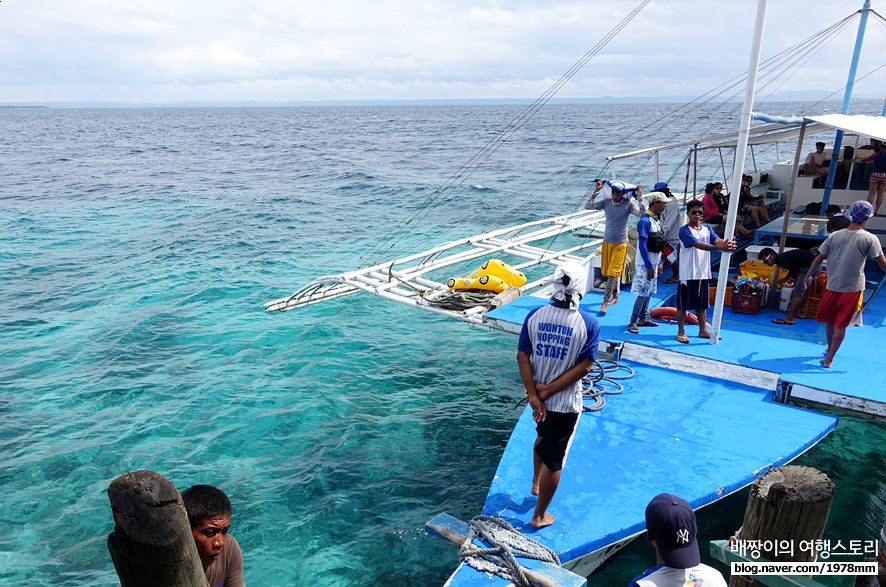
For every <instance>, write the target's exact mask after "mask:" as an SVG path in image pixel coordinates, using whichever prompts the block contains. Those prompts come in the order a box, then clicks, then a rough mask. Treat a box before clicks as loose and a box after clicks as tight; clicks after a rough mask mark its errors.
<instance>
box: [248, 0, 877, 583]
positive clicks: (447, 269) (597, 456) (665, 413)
mask: <svg viewBox="0 0 886 587" xmlns="http://www.w3.org/2000/svg"><path fill="white" fill-rule="evenodd" d="M642 5H645V4H641V7H642ZM760 6H761V7H762V11H763V13H764V14H765V0H760ZM869 9H870V5H869V3H866V4H865V7H864V9H863V11H862V13H863V16H864V15H865V14H866V13H865V11H867V10H869ZM759 11H760V8H758V27H757V28H758V31H759V32H758V33H756V34H755V44H756V45H757V49H756V50H757V52H758V53H757V55H759V41H760V40H761V37H762V20H761V18H760V16H759ZM862 29H863V27H860V30H862ZM758 35H759V37H760V38H759V39H758V38H756V37H757V36H758ZM858 49H860V44H859V45H857V47H856V52H857V51H858ZM750 69H751V70H753V69H754V68H753V67H752V68H750ZM752 75H753V74H752ZM750 77H751V76H749V79H750ZM752 84H753V82H749V86H750V87H751V90H750V92H749V93H750V98H751V101H752V98H753V85H752ZM850 85H851V84H850ZM747 97H748V96H747V95H746V112H745V113H743V121H742V122H743V127H742V129H740V130H739V132H738V133H737V134H736V133H732V134H729V133H713V134H710V135H708V136H706V137H704V138H699V139H694V140H690V141H683V142H680V143H677V144H673V145H667V146H664V147H657V148H653V149H648V150H642V151H633V152H630V153H625V154H624V155H616V156H612V157H610V158H609V164H610V165H609V166H610V167H611V173H612V177H613V179H614V178H615V163H616V162H618V161H621V160H623V159H626V158H627V157H629V156H638V155H640V156H645V157H646V159H647V160H649V159H651V158H652V157H654V158H655V161H656V169H655V180H656V181H658V180H659V177H658V161H659V159H658V155H659V153H662V152H665V151H674V150H675V149H677V148H679V147H683V148H684V151H686V150H687V149H686V148H688V153H687V154H685V156H683V158H682V162H681V164H683V163H685V164H686V169H687V172H686V188H685V189H684V191H683V194H680V196H682V197H683V198H684V199H685V198H686V197H687V196H691V195H693V194H696V193H698V190H697V189H696V187H697V186H695V185H694V181H693V186H692V187H691V188H690V172H689V170H690V169H692V163H693V161H694V163H695V165H696V167H695V169H696V170H697V169H698V167H697V165H698V154H699V153H703V152H705V151H707V152H708V153H714V152H717V153H721V162H722V160H723V158H722V152H723V150H724V149H733V150H734V152H735V155H734V159H735V163H734V167H733V173H732V177H733V178H735V177H736V175H738V176H740V173H741V172H742V171H743V169H742V164H743V162H744V159H745V158H744V152H745V147H746V145H747V144H751V145H763V144H767V143H768V144H776V145H777V144H778V143H779V142H782V141H795V140H797V141H798V143H799V144H800V145H802V137H803V135H804V134H812V133H813V132H823V131H831V130H833V129H835V128H836V129H840V131H839V133H840V137H842V134H841V133H842V131H843V130H849V131H856V130H857V126H855V125H856V123H858V121H859V119H855V122H853V123H850V122H848V121H847V119H843V118H841V119H839V120H836V119H832V118H828V117H826V116H821V117H819V116H810V117H806V118H800V119H796V120H790V121H778V122H768V123H766V124H764V125H762V126H758V127H755V128H753V129H751V128H749V121H750V107H749V105H747V102H748V100H747ZM744 119H747V120H744ZM746 123H747V124H746ZM880 128H882V127H880V126H877V127H876V128H875V129H874V132H873V133H871V132H870V128H868V127H866V130H867V131H868V132H867V134H868V135H870V136H879V137H880V138H884V139H886V136H884V135H886V128H884V131H883V132H882V133H881V131H880ZM862 134H864V133H862ZM776 158H777V159H778V157H776ZM798 158H799V148H798V155H797V157H796V158H795V160H794V161H793V162H789V163H779V162H778V161H777V162H776V165H774V166H773V168H772V169H771V170H768V171H767V170H765V169H764V170H757V169H755V170H754V172H753V173H754V177H755V183H756V185H755V186H754V190H755V191H756V192H757V193H760V194H761V195H764V196H765V197H766V198H767V203H768V204H770V205H771V206H772V207H773V210H774V211H780V210H785V211H786V213H785V218H788V217H789V211H790V208H791V205H790V201H791V198H792V197H794V198H795V200H794V202H795V203H800V204H802V203H804V199H806V200H809V198H814V197H815V194H814V193H812V190H813V188H812V186H811V185H810V186H808V189H805V188H803V189H802V190H801V189H798V185H800V187H803V186H802V185H801V184H803V182H804V181H805V179H804V178H797V173H796V168H797V159H798ZM754 161H755V164H756V159H755V160H754ZM722 165H723V174H724V178H725V177H726V176H727V175H728V174H726V171H725V164H722ZM779 166H780V167H779ZM786 168H790V169H791V173H790V174H788V175H787V176H786V178H785V174H784V172H785V169H786ZM697 176H698V173H697V171H696V173H695V174H693V178H694V177H697ZM734 183H735V187H737V182H734ZM809 183H810V184H811V178H809ZM847 189H848V188H847ZM792 190H793V192H794V193H793V194H792V193H791V191H792ZM732 191H733V193H735V192H737V189H735V188H734V189H733V190H732ZM810 193H812V195H810ZM804 194H805V195H804ZM845 197H846V198H849V197H851V198H853V199H858V198H857V196H856V194H850V195H848V196H845ZM835 198H836V201H838V203H839V202H842V200H841V198H844V196H842V195H837V196H836V197H835ZM809 201H812V200H809ZM734 222H735V210H734V209H730V223H732V224H730V225H728V226H727V231H730V232H731V230H732V228H733V226H734ZM603 224H604V218H603V215H602V213H601V212H597V211H578V212H574V213H571V214H565V215H562V216H554V217H551V218H546V219H543V220H536V221H532V222H526V223H523V224H520V225H517V226H513V227H509V228H504V229H500V230H495V231H492V232H487V233H484V234H479V235H476V236H473V237H468V238H463V239H459V240H455V241H452V242H449V243H445V244H442V245H439V246H436V247H433V248H431V249H429V250H427V251H424V252H421V253H416V254H410V255H406V256H404V257H402V258H400V259H397V260H394V261H385V262H380V263H373V264H371V265H369V266H366V267H360V268H357V269H354V270H351V271H347V272H344V273H340V274H337V275H329V276H325V277H320V278H318V279H316V280H314V281H313V282H312V283H310V284H308V285H306V286H304V287H302V288H301V289H299V290H297V291H296V292H295V293H293V294H291V295H289V296H286V297H283V298H280V299H277V300H274V301H272V302H269V303H267V304H266V305H265V306H266V308H267V310H268V311H269V312H275V311H287V310H292V309H296V308H303V307H306V306H309V305H312V304H316V303H319V302H323V301H328V300H332V299H336V298H339V297H342V296H347V295H351V294H354V293H358V292H367V293H371V294H373V295H376V296H379V297H382V298H385V299H388V300H392V301H396V302H399V303H403V304H407V305H409V306H412V307H417V308H421V309H424V310H428V311H431V312H435V313H438V314H442V315H444V316H448V317H451V318H455V319H458V320H461V321H463V322H465V323H467V324H469V325H472V326H477V327H482V328H488V329H491V330H498V331H505V332H512V333H516V332H519V329H520V327H521V325H522V322H523V318H524V317H525V315H526V314H527V313H528V312H529V311H530V310H531V309H532V308H535V307H538V306H539V305H542V304H545V303H548V298H549V295H550V286H549V284H548V282H547V279H548V276H549V275H550V273H551V269H552V268H553V267H554V266H556V265H557V264H559V263H560V262H562V261H564V260H567V259H572V260H576V261H579V262H583V263H585V264H586V266H587V267H588V268H589V269H593V267H594V265H595V255H594V254H593V253H594V251H595V250H596V249H597V248H598V247H599V245H600V244H601V242H602V239H601V236H602V229H603ZM786 224H787V223H785V225H786ZM782 236H783V235H782ZM783 241H784V239H783V238H782V242H783ZM724 257H725V258H724V259H723V261H724V263H723V265H724V266H727V269H725V270H728V260H729V259H728V255H724ZM491 259H504V261H505V264H506V265H509V270H510V271H512V272H514V273H520V274H523V273H525V274H526V275H527V282H526V283H525V285H523V286H522V287H509V288H506V289H505V290H504V291H503V292H502V293H499V294H496V295H491V296H486V297H484V299H483V300H482V301H480V302H473V301H471V300H468V301H467V303H466V305H465V306H464V307H453V306H451V305H449V304H448V303H446V300H447V296H448V295H449V294H450V293H451V290H450V289H449V288H448V287H447V282H448V281H449V280H450V278H451V277H452V275H453V274H455V275H462V276H464V275H466V274H467V272H468V271H472V270H476V268H477V266H478V265H480V264H481V263H484V262H486V261H489V260H491ZM725 270H724V271H725ZM590 274H591V278H590V279H589V287H588V288H587V289H588V293H587V294H586V295H585V297H584V299H583V300H582V307H584V308H586V309H593V308H595V306H596V305H597V304H598V303H599V301H600V298H601V294H600V292H599V291H597V290H595V289H594V288H593V283H592V280H593V277H592V275H593V272H590ZM673 291H674V286H665V285H663V284H659V293H658V294H657V295H656V296H655V297H654V298H653V300H654V301H653V304H651V305H652V306H654V305H656V304H657V305H661V304H662V303H664V302H665V300H667V299H668V297H669V296H671V295H672V294H673ZM721 293H722V292H718V294H721ZM722 304H723V299H722V295H720V297H719V299H718V306H719V307H718V311H719V312H720V313H721V315H722ZM626 305H627V304H624V303H623V304H620V305H618V306H613V307H611V308H610V311H609V313H608V314H607V316H606V320H603V321H601V345H605V346H606V350H607V351H609V353H610V354H612V355H613V357H614V358H615V359H616V360H620V361H621V364H623V365H626V366H628V367H630V368H631V369H632V370H633V372H634V373H635V375H634V377H633V378H631V379H630V380H629V381H626V382H624V383H622V384H620V386H621V387H622V389H623V391H622V392H621V393H619V394H618V395H616V396H614V397H613V398H611V399H610V401H609V405H608V406H607V407H606V409H604V410H600V411H594V412H591V413H586V414H584V415H583V416H582V417H581V418H580V420H579V426H578V429H577V433H576V436H575V439H574V441H573V445H572V448H571V450H570V454H569V462H568V466H566V467H565V468H564V473H563V476H562V478H561V482H560V486H559V489H558V491H557V494H556V497H555V503H554V504H552V507H551V508H550V509H549V511H550V512H551V513H552V514H553V515H554V516H555V518H556V522H555V523H554V524H553V525H551V526H548V527H546V528H542V529H535V528H533V527H532V526H531V525H530V524H529V520H530V518H531V515H532V511H533V508H534V505H535V497H534V496H532V495H531V494H530V491H529V489H530V481H531V475H532V458H531V451H532V444H533V441H534V438H535V433H534V422H533V421H532V414H531V411H530V410H528V409H527V410H525V411H524V412H523V414H522V415H521V417H520V418H519V420H518V422H517V424H516V426H515V428H514V432H513V434H512V435H511V438H510V440H509V441H508V444H507V446H506V447H505V450H504V453H503V455H502V457H501V460H500V462H499V465H498V468H497V471H496V475H495V477H494V479H493V480H492V483H491V486H490V489H489V493H488V495H487V498H486V501H485V504H484V506H483V514H486V515H489V516H494V517H496V518H501V519H505V520H507V521H508V522H510V523H511V525H512V526H513V527H514V528H515V529H516V530H517V531H518V532H520V533H522V534H524V535H526V536H529V537H531V538H532V539H533V540H535V541H537V542H538V543H541V544H543V545H545V546H547V547H549V548H550V549H551V550H552V551H553V552H554V553H555V554H556V555H557V557H558V558H559V561H558V562H559V564H561V565H562V568H563V569H566V570H569V571H571V572H572V573H574V574H569V573H565V574H564V573H563V572H562V571H561V570H559V568H552V567H551V566H550V565H549V564H548V563H540V562H539V561H537V560H534V559H530V558H521V557H518V558H517V562H518V563H519V564H520V565H521V566H522V567H524V568H526V569H530V571H529V573H528V575H529V577H530V581H532V582H536V583H538V584H548V585H567V584H569V585H582V584H584V580H583V579H582V577H585V576H587V575H589V574H590V573H591V572H593V571H594V570H595V569H596V568H598V567H599V565H600V564H602V563H603V562H604V561H605V560H606V559H607V558H608V557H610V556H612V555H613V554H614V553H615V552H617V551H618V550H620V549H621V548H622V547H624V546H625V545H626V544H627V543H628V542H629V541H630V540H631V539H633V538H634V537H636V536H638V535H639V534H641V533H642V532H643V530H644V528H645V523H644V516H643V512H644V509H645V506H646V504H647V503H648V502H649V500H650V499H651V498H652V497H653V496H654V495H656V494H658V493H660V492H662V491H666V492H670V493H674V494H677V495H680V496H682V497H683V498H684V499H686V500H687V501H688V502H689V503H690V504H691V505H692V507H693V508H700V507H703V506H705V505H707V504H710V503H712V502H714V501H716V500H718V499H721V498H723V497H725V496H727V495H730V494H732V493H734V492H735V491H738V490H739V489H741V488H743V487H745V486H747V485H748V484H750V483H751V482H752V481H753V480H754V479H755V478H756V477H758V476H760V475H762V474H763V473H765V472H766V471H767V470H769V469H770V468H772V467H778V466H781V465H784V464H787V463H789V462H790V461H792V460H793V459H795V458H797V457H798V456H799V455H801V454H803V453H804V452H805V451H806V450H808V449H809V448H811V447H812V446H814V445H815V444H816V443H817V442H818V441H819V440H821V439H822V438H823V437H824V436H825V435H827V434H828V433H829V432H830V431H831V430H832V429H833V428H834V427H835V426H836V424H837V418H835V417H834V416H829V415H823V414H818V413H814V412H810V411H806V410H803V409H799V408H797V407H794V406H789V405H785V404H784V403H780V401H777V400H783V399H784V398H785V396H786V394H785V393H784V390H785V387H784V383H785V382H784V379H783V377H782V374H781V372H780V371H778V370H777V369H775V368H761V367H759V366H758V365H756V364H755V363H754V361H753V360H750V359H748V357H747V353H746V352H745V351H742V350H735V349H736V348H738V347H739V346H740V347H741V348H748V347H745V346H744V345H753V344H754V343H753V342H748V341H746V340H744V339H740V337H742V336H744V337H749V338H753V337H754V336H757V334H758V333H759V329H758V327H755V326H751V327H750V328H745V332H742V331H741V329H740V328H739V329H738V330H737V331H735V332H733V331H730V332H729V337H732V336H735V337H737V338H738V339H740V340H741V343H740V344H737V346H736V347H734V348H732V350H729V349H728V348H727V349H725V350H722V351H716V350H713V351H712V350H709V349H714V348H715V345H713V344H712V345H708V344H705V345H704V346H701V345H700V344H698V345H692V347H693V350H692V351H691V352H686V351H685V349H675V348H673V347H674V346H675V345H673V344H668V343H667V342H666V341H665V338H667V339H672V336H670V335H669V336H667V337H664V338H662V337H656V336H654V335H652V336H650V335H648V334H647V336H645V337H644V341H643V342H642V343H639V342H634V341H629V340H628V338H627V333H626V331H625V330H624V326H625V325H626V324H627V316H626V314H625V312H626V311H627V310H628V308H625V307H624V306H626ZM881 306H884V307H886V303H881ZM884 315H886V311H884ZM715 327H716V330H714V332H715V333H716V332H717V331H719V317H717V316H716V315H715ZM755 329H756V330H755ZM659 330H662V329H659ZM781 332H784V331H781ZM653 334H654V333H653ZM714 338H715V339H716V337H714ZM712 342H716V340H714V341H712ZM736 342H737V343H738V340H737V341H736ZM798 344H799V343H798ZM803 344H807V345H808V344H812V343H809V342H808V341H804V342H803ZM723 346H727V345H723ZM780 347H782V348H783V349H790V345H789V344H783V345H780ZM700 349H701V350H700ZM784 352H793V350H792V349H790V350H786V351H784ZM803 352H806V351H805V350H804V351H803ZM718 353H719V354H718ZM729 353H731V354H729ZM775 354H777V352H776V353H775ZM781 360H782V361H783V362H784V363H785V364H789V360H788V359H781ZM801 368H805V367H803V365H801ZM884 405H886V404H884ZM427 530H428V532H429V533H432V534H435V535H437V536H439V537H441V538H444V539H446V540H448V541H450V542H453V543H456V544H461V543H462V542H464V541H465V538H466V536H467V534H468V526H467V525H466V524H465V523H463V522H460V521H458V520H455V519H454V518H452V517H450V516H446V515H441V516H439V517H438V518H435V519H434V520H431V521H430V522H429V523H428V525H427ZM472 543H473V544H474V545H475V546H476V547H477V548H484V547H488V546H489V545H488V544H487V543H485V542H484V541H483V540H480V539H476V538H475V539H473V541H472ZM533 570H534V574H533ZM576 577H578V578H577V579H576ZM510 583H511V580H510V579H503V578H501V577H499V576H496V575H493V574H488V573H486V572H483V571H478V570H476V569H475V568H473V567H471V566H470V565H469V564H467V563H462V564H461V565H460V566H459V568H458V569H457V570H456V572H455V573H454V574H453V575H452V577H451V578H450V579H449V581H448V582H447V586H461V585H478V584H482V585H502V586H504V585H508V584H510Z"/></svg>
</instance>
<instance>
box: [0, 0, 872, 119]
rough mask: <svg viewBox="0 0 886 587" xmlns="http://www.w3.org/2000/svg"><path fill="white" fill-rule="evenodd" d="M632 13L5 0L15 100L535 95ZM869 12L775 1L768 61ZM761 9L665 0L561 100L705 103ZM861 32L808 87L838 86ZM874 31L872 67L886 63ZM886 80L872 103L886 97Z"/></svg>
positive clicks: (2, 83) (1, 20)
mask: <svg viewBox="0 0 886 587" xmlns="http://www.w3.org/2000/svg"><path fill="white" fill-rule="evenodd" d="M633 6H634V4H633V3H626V2H624V1H623V0H621V1H616V0H591V1H577V0H576V1H569V0H549V1H542V0H522V1H519V0H518V1H509V2H504V1H495V0H476V1H473V2H467V1H464V0H449V1H446V2H442V1H440V0H418V1H416V2H407V1H405V0H379V1H378V2H373V3H368V2H363V1H358V0H328V1H326V2H305V1H297V2H285V1H268V0H252V1H250V2H246V1H245V0H218V1H215V2H196V1H193V0H175V1H173V0H154V1H150V0H148V1H145V2H142V3H139V4H128V3H120V2H110V1H108V0H80V1H78V2H76V3H70V2H61V1H60V0H40V1H39V2H34V1H32V0H4V1H3V2H2V3H0V102H4V101H7V102H8V101H26V100H27V101H50V100H139V101H178V100H212V101H224V100H258V101H285V100H342V99H386V98H396V99H409V98H413V99H422V98H496V97H497V98H535V97H537V96H538V95H540V94H541V93H542V92H543V91H544V90H545V89H547V88H548V87H549V86H550V84H551V83H553V81H554V80H556V79H557V77H558V76H559V75H561V74H562V73H563V72H565V71H567V70H568V69H569V68H570V67H571V66H572V65H573V64H574V63H575V62H576V61H577V60H578V59H579V58H580V57H581V56H582V55H583V54H585V53H586V52H587V51H588V50H590V49H591V47H593V46H595V45H596V44H597V43H598V42H599V41H600V39H601V38H602V37H603V36H604V35H605V34H606V33H607V32H608V31H609V29H610V28H611V27H613V26H614V25H615V24H616V23H617V22H618V21H619V20H620V19H622V18H623V17H624V16H625V15H626V14H627V13H628V11H629V10H630V9H632V8H633ZM860 7H861V2H860V1H858V0H851V1H850V0H833V1H831V2H828V3H826V4H822V5H820V6H816V7H815V9H814V10H810V8H809V4H808V2H800V1H799V0H790V1H783V2H770V9H769V15H768V18H767V29H766V36H765V38H764V51H763V54H764V57H766V56H769V55H774V54H776V53H778V52H779V51H782V50H784V49H786V48H787V47H790V46H791V45H793V44H795V43H797V42H799V41H800V40H802V39H804V38H806V37H808V36H809V35H811V34H813V33H815V32H816V31H819V30H821V29H823V28H825V27H826V26H829V25H831V24H833V23H834V22H836V21H838V20H839V19H841V18H843V17H845V16H848V15H849V14H851V13H853V12H855V11H857V10H858V9H859V8H860ZM755 11H756V3H755V2H751V1H750V0H741V1H738V2H717V1H715V2H711V1H709V0H707V1H705V0H655V1H653V2H652V3H650V4H649V5H648V6H647V7H646V8H645V9H644V10H643V12H642V13H641V14H640V15H639V16H637V17H636V18H635V19H634V21H633V22H631V23H630V24H629V25H628V26H627V27H626V28H625V29H624V30H623V31H621V33H620V34H619V35H618V36H617V37H616V38H615V39H614V40H613V41H612V42H611V43H610V44H609V45H608V46H607V47H606V48H605V49H604V50H603V51H602V52H601V53H600V54H599V55H598V56H597V57H596V58H594V59H593V60H592V61H591V62H590V64H589V65H588V66H586V67H585V68H584V70H582V71H581V72H580V73H579V74H578V75H576V76H575V77H574V78H573V80H572V81H571V82H570V83H569V84H568V85H567V86H566V87H565V88H564V89H563V90H562V91H561V93H560V95H561V96H564V97H567V96H568V97H594V96H602V95H613V96H636V95H646V96H648V95H655V94H661V93H664V94H669V95H672V94H681V95H697V94H700V93H702V92H704V91H706V90H708V89H710V88H711V87H713V86H714V85H716V84H718V83H719V82H720V81H723V80H726V79H729V78H731V77H732V76H733V75H735V74H738V73H740V72H742V71H744V69H745V68H746V67H747V54H748V50H749V46H750V39H751V34H752V30H751V29H752V27H753V22H754V16H755ZM856 22H857V21H855V22H853V24H852V25H851V26H850V27H849V28H847V29H846V30H845V31H844V32H843V33H842V35H841V37H840V38H839V39H837V40H835V41H833V42H832V43H831V44H830V45H829V46H828V47H827V49H825V50H824V51H822V52H820V53H818V54H817V55H816V56H815V58H814V59H813V60H812V61H811V62H810V64H809V65H810V71H814V73H812V74H811V75H810V74H806V73H803V74H798V75H796V76H794V78H792V80H791V84H792V88H794V89H796V88H801V89H826V90H833V89H837V88H839V87H841V86H842V84H843V83H845V77H846V75H845V71H846V68H847V64H848V61H849V56H850V53H851V50H852V44H853V42H854V38H855V27H856V24H855V23H856ZM884 31H886V27H884V26H883V25H882V23H881V22H880V21H879V19H877V18H876V17H873V18H871V19H870V23H869V39H868V40H867V43H866V51H865V54H864V58H863V61H862V66H861V67H860V73H861V74H864V73H866V72H868V71H870V70H871V69H873V68H874V67H877V66H879V65H881V63H879V62H877V60H878V59H882V58H881V57H880V55H879V54H878V52H877V50H876V49H875V47H876V46H877V44H879V45H881V46H882V44H883V37H884ZM884 80H886V78H884V74H883V73H882V72H881V73H880V74H878V75H874V76H871V78H869V79H868V80H864V81H863V82H860V84H859V90H862V91H868V92H877V91H883V94H884V95H886V81H884Z"/></svg>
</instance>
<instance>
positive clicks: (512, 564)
mask: <svg viewBox="0 0 886 587" xmlns="http://www.w3.org/2000/svg"><path fill="white" fill-rule="evenodd" d="M469 526H470V529H469V530H468V536H467V538H466V539H465V541H464V543H463V544H462V545H461V548H460V549H459V551H458V558H459V559H460V560H462V561H464V562H465V563H466V564H468V565H470V566H471V567H473V568H475V569H477V570H478V571H480V572H481V573H491V574H494V575H498V576H499V577H503V578H504V579H507V580H508V581H511V582H513V583H514V584H515V585H517V586H518V587H531V585H530V583H529V580H528V579H527V578H526V575H525V574H524V573H523V567H521V566H520V564H519V563H518V562H517V559H516V557H518V556H519V557H523V558H531V559H535V560H540V561H544V562H549V563H552V564H555V565H557V566H560V559H559V558H557V554H556V553H555V552H554V551H553V550H551V549H550V548H548V547H547V546H545V545H544V544H541V543H540V542H536V541H535V540H533V539H531V538H529V537H528V536H526V535H525V534H521V533H520V532H518V531H517V530H516V529H515V528H514V527H513V526H512V525H511V524H509V523H508V522H507V521H506V520H504V519H502V518H497V517H495V516H483V515H481V516H476V517H475V518H474V519H472V520H471V521H470V522H469ZM474 538H479V539H481V540H483V541H485V542H486V543H488V544H491V545H492V546H491V548H480V547H479V546H477V545H476V544H474V543H473V540H474Z"/></svg>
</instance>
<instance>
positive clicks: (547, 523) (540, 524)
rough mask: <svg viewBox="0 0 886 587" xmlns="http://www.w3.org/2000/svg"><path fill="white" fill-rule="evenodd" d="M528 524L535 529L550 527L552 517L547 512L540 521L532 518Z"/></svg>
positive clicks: (552, 521) (552, 520)
mask: <svg viewBox="0 0 886 587" xmlns="http://www.w3.org/2000/svg"><path fill="white" fill-rule="evenodd" d="M529 523H530V524H532V525H533V526H534V527H536V528H544V527H545V526H550V525H551V524H553V523H554V516H552V515H551V514H549V513H548V512H545V515H544V517H543V518H542V519H540V520H539V519H538V518H536V517H535V516H533V517H532V521H531V522H529Z"/></svg>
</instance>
